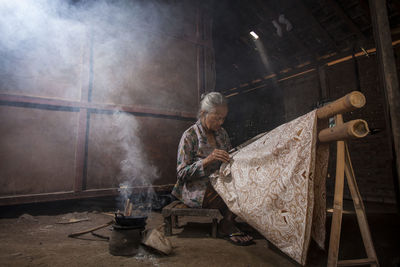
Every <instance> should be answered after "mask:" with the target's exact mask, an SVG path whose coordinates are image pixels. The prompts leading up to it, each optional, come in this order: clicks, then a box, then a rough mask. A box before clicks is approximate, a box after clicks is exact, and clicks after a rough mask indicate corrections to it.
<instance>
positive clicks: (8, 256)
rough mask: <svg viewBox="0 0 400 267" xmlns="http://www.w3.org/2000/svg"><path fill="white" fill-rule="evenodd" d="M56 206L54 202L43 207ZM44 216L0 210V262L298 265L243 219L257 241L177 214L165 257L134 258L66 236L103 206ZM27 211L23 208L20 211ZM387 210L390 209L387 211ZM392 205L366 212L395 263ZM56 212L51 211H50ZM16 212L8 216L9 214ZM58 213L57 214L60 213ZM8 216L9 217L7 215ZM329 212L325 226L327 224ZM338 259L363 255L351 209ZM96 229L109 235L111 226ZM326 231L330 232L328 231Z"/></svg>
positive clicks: (91, 222) (314, 261)
mask: <svg viewBox="0 0 400 267" xmlns="http://www.w3.org/2000/svg"><path fill="white" fill-rule="evenodd" d="M47 208H54V207H47ZM55 208H58V211H59V212H58V213H59V214H50V215H45V214H44V213H46V211H45V210H44V209H43V210H40V211H39V212H38V211H37V210H36V214H34V213H35V210H34V209H33V210H29V209H24V208H23V207H22V208H21V207H20V208H19V211H16V210H15V209H11V208H9V209H6V210H4V209H2V210H1V209H0V212H2V214H1V217H2V219H0V240H1V243H0V266H71V267H72V266H299V265H298V264H297V263H295V262H294V261H292V260H291V259H290V258H288V257H287V256H286V255H284V254H283V253H281V252H280V251H279V250H278V249H276V248H275V247H274V246H272V245H271V244H269V243H268V242H267V241H266V240H265V239H264V238H262V236H260V235H258V234H257V232H255V231H254V230H253V229H251V228H250V227H249V226H248V225H246V224H245V223H240V222H239V227H240V228H242V230H245V231H247V232H250V233H252V235H253V236H254V237H255V238H256V240H255V241H256V244H255V245H251V246H248V247H239V246H235V245H233V244H230V243H229V242H227V241H225V240H223V239H218V238H217V239H215V238H212V237H210V234H211V222H210V220H208V219H206V218H205V219H201V218H198V217H187V218H181V219H180V222H179V223H180V227H179V228H178V229H174V232H173V236H171V237H169V239H170V241H171V242H172V244H173V246H174V249H173V253H172V254H171V255H169V256H161V255H158V254H155V253H154V252H150V251H149V250H147V249H145V248H144V247H143V248H140V250H139V253H138V254H137V255H135V256H132V257H122V256H112V255H111V254H110V253H109V251H108V241H107V240H103V239H101V238H99V237H96V236H93V235H91V234H85V235H82V236H80V237H78V238H69V237H67V235H68V234H70V233H73V232H78V231H82V230H86V229H89V228H92V227H95V226H98V225H101V224H103V223H106V222H108V221H110V220H111V219H112V217H111V216H109V215H106V214H104V213H103V212H104V209H103V210H100V209H99V208H89V207H86V208H87V211H84V210H82V209H86V208H85V207H84V206H80V207H79V208H76V209H75V210H77V212H74V211H73V210H74V207H70V210H68V209H64V210H66V211H68V212H67V213H61V212H60V208H61V207H55ZM24 210H26V211H30V213H31V214H33V215H31V214H29V213H28V212H26V213H23V211H24ZM385 211H389V212H385ZM392 211H393V210H388V209H384V210H382V209H381V210H380V212H379V213H370V214H369V215H368V219H369V224H370V228H371V232H372V237H373V240H374V244H375V248H376V251H377V254H378V257H379V260H380V263H381V266H399V263H400V253H399V251H400V244H399V242H398V240H400V234H399V231H398V230H397V229H398V227H399V225H400V223H399V222H400V219H399V215H398V214H396V213H393V212H392ZM52 212H53V213H54V210H53V211H52ZM16 213H21V214H20V215H18V216H17V217H16V216H14V217H13V216H11V215H12V214H14V215H15V214H16ZM60 213H61V214H60ZM7 217H8V218H7ZM71 219H87V220H85V221H81V222H77V223H72V224H59V223H60V222H67V221H70V220H71ZM160 224H162V216H161V214H160V212H156V211H154V212H152V213H151V214H150V215H149V218H148V219H147V228H149V229H151V228H155V227H157V226H159V225H160ZM329 227H330V217H329V216H328V221H327V229H330V228H329ZM342 227H343V228H342V229H343V230H342V242H341V245H340V258H342V259H351V258H357V257H364V256H365V255H364V252H363V245H362V241H361V237H360V234H359V231H358V228H357V221H356V217H355V215H354V214H345V215H344V217H343V224H342ZM95 233H97V234H100V235H102V236H106V237H109V236H110V235H111V227H106V228H103V229H101V230H98V231H96V232H95ZM328 236H329V231H328ZM307 266H326V252H325V251H323V250H320V249H319V248H317V247H316V245H315V244H314V243H311V246H310V252H309V255H308V263H307Z"/></svg>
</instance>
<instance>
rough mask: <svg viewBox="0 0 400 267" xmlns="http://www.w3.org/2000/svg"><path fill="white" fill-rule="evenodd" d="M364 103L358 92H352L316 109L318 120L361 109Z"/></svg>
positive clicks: (363, 98)
mask: <svg viewBox="0 0 400 267" xmlns="http://www.w3.org/2000/svg"><path fill="white" fill-rule="evenodd" d="M365 103H366V100H365V96H364V95H363V94H362V93H361V92H358V91H353V92H351V93H349V94H347V95H345V96H343V97H342V98H339V99H338V100H336V101H334V102H332V103H329V104H328V105H326V106H323V107H322V108H319V109H317V117H318V119H327V118H330V117H333V116H334V115H336V114H343V113H346V112H350V111H353V110H356V109H358V108H362V107H363V106H364V105H365Z"/></svg>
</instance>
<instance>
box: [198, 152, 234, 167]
mask: <svg viewBox="0 0 400 267" xmlns="http://www.w3.org/2000/svg"><path fill="white" fill-rule="evenodd" d="M229 160H230V158H229V154H228V152H226V151H225V150H221V149H214V151H213V152H212V153H211V154H210V155H208V157H206V158H205V159H203V167H207V165H209V164H211V163H213V162H215V161H221V162H229Z"/></svg>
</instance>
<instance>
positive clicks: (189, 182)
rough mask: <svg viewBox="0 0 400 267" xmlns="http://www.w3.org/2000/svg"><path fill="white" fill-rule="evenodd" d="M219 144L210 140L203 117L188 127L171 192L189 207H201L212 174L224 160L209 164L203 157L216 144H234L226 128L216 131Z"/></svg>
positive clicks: (208, 153)
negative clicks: (201, 120) (212, 143)
mask: <svg viewBox="0 0 400 267" xmlns="http://www.w3.org/2000/svg"><path fill="white" fill-rule="evenodd" d="M215 140H216V147H214V146H212V145H211V144H209V143H208V141H207V135H206V132H205V130H204V128H203V126H202V125H201V122H200V120H198V121H197V122H196V124H194V125H192V126H191V127H190V128H189V129H187V130H186V131H185V132H184V133H183V135H182V138H181V140H180V142H179V147H178V160H177V178H178V179H177V182H176V184H175V187H174V188H173V190H172V194H173V195H174V196H176V197H177V198H178V199H180V200H181V201H182V202H183V203H185V204H186V205H187V206H189V207H193V208H201V206H202V204H203V199H204V194H205V191H206V189H207V186H208V185H209V184H210V181H209V175H210V174H211V173H213V172H214V171H216V170H217V169H218V168H219V166H220V165H221V162H213V163H212V164H210V165H208V166H207V167H206V168H204V167H203V163H202V160H203V159H204V158H206V157H207V156H208V155H210V154H211V153H212V152H213V150H214V149H215V148H217V149H221V150H225V151H229V150H230V149H231V144H230V141H229V137H228V134H227V133H226V131H225V130H224V129H223V128H220V129H219V130H218V131H216V132H215Z"/></svg>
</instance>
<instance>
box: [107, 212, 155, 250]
mask: <svg viewBox="0 0 400 267" xmlns="http://www.w3.org/2000/svg"><path fill="white" fill-rule="evenodd" d="M146 219H147V216H125V215H123V214H122V213H116V214H115V224H113V225H112V228H113V229H112V233H111V238H110V241H109V252H110V254H112V255H115V256H133V255H136V254H137V253H138V249H139V245H140V243H141V242H142V238H143V236H142V235H143V231H144V229H145V227H146Z"/></svg>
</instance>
